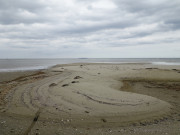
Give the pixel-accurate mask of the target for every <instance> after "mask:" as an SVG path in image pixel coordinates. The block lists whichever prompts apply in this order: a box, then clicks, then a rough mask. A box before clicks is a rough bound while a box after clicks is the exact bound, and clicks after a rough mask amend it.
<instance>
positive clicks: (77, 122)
mask: <svg viewBox="0 0 180 135" xmlns="http://www.w3.org/2000/svg"><path fill="white" fill-rule="evenodd" d="M148 66H149V65H147V64H144V65H143V64H142V65H138V64H134V65H132V64H122V65H121V64H114V65H113V64H72V65H57V66H55V67H53V68H51V69H48V70H47V71H44V73H45V74H46V77H42V78H41V77H40V79H36V81H29V80H34V78H33V77H32V76H29V77H28V76H27V77H25V78H26V79H25V78H23V79H24V80H23V81H24V83H20V82H18V80H14V81H16V83H19V85H16V86H15V87H14V88H13V89H12V90H11V91H10V92H9V93H8V94H7V95H6V98H7V99H8V101H9V102H8V103H7V104H6V105H4V109H3V115H5V116H8V115H10V116H11V117H15V116H16V117H17V118H19V117H20V118H22V117H23V118H24V117H27V118H28V119H30V118H33V119H34V120H36V121H38V122H42V123H43V122H45V121H54V122H56V123H63V124H64V123H66V124H65V125H66V126H70V127H74V126H78V127H101V126H103V127H117V126H123V125H129V124H133V123H138V122H139V123H141V122H146V123H148V121H154V120H156V119H163V118H164V117H165V116H167V115H169V114H170V113H171V109H172V108H173V106H172V105H171V104H169V103H167V102H165V101H163V100H160V99H158V98H155V97H152V96H147V95H144V94H140V93H134V92H132V91H128V92H126V91H122V90H123V88H124V87H125V84H124V82H123V80H125V79H127V78H131V79H132V78H133V77H134V78H135V80H138V79H142V78H143V79H146V80H148V79H150V80H153V79H154V78H155V79H157V80H158V79H159V80H160V79H169V78H170V79H171V78H173V79H176V80H178V79H180V77H179V76H178V75H177V73H176V72H174V71H172V72H171V71H170V72H169V75H166V74H164V72H167V71H166V70H163V71H160V72H161V73H160V72H159V71H158V72H157V71H156V70H158V68H155V69H147V67H148ZM139 67H141V68H143V69H141V71H139V70H137V69H140V68H139ZM149 70H151V71H152V70H154V71H153V72H152V73H151V74H149V73H148V72H151V71H149ZM157 73H158V74H161V76H159V75H158V74H157ZM162 74H163V75H162ZM162 76H163V77H162ZM172 76H173V77H172ZM35 78H38V77H37V75H35ZM21 81H22V78H21ZM23 81H22V82H23ZM26 81H27V82H26ZM25 82H26V83H25ZM11 83H12V82H11ZM37 112H38V113H37ZM37 114H38V116H37ZM32 128H33V127H32ZM29 130H30V129H29ZM29 130H28V132H29ZM26 132H27V130H26Z"/></svg>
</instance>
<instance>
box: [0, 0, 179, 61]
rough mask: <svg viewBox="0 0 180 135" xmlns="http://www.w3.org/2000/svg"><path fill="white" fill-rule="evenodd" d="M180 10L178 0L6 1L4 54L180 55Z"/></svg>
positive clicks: (1, 17)
mask: <svg viewBox="0 0 180 135" xmlns="http://www.w3.org/2000/svg"><path fill="white" fill-rule="evenodd" d="M179 13H180V1H179V0H174V1H171V0H158V1H157V0H146V1H144V0H136V1H132V0H68V1H65V0H36V1H29V0H16V1H14V0H1V1H0V48H1V49H0V58H10V57H21V58H23V57H24V58H27V57H30V58H33V57H34V58H35V57H45V58H48V57H51V58H53V57H54V58H55V57H180V17H179ZM150 52H151V53H150Z"/></svg>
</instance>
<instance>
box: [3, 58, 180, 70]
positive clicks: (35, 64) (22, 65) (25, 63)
mask: <svg viewBox="0 0 180 135" xmlns="http://www.w3.org/2000/svg"><path fill="white" fill-rule="evenodd" d="M71 63H151V64H158V65H180V58H72V59H70V58H67V59H61V58H59V59H0V72H11V71H21V70H22V71H23V70H37V69H45V68H48V67H51V66H54V65H57V64H71Z"/></svg>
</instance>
